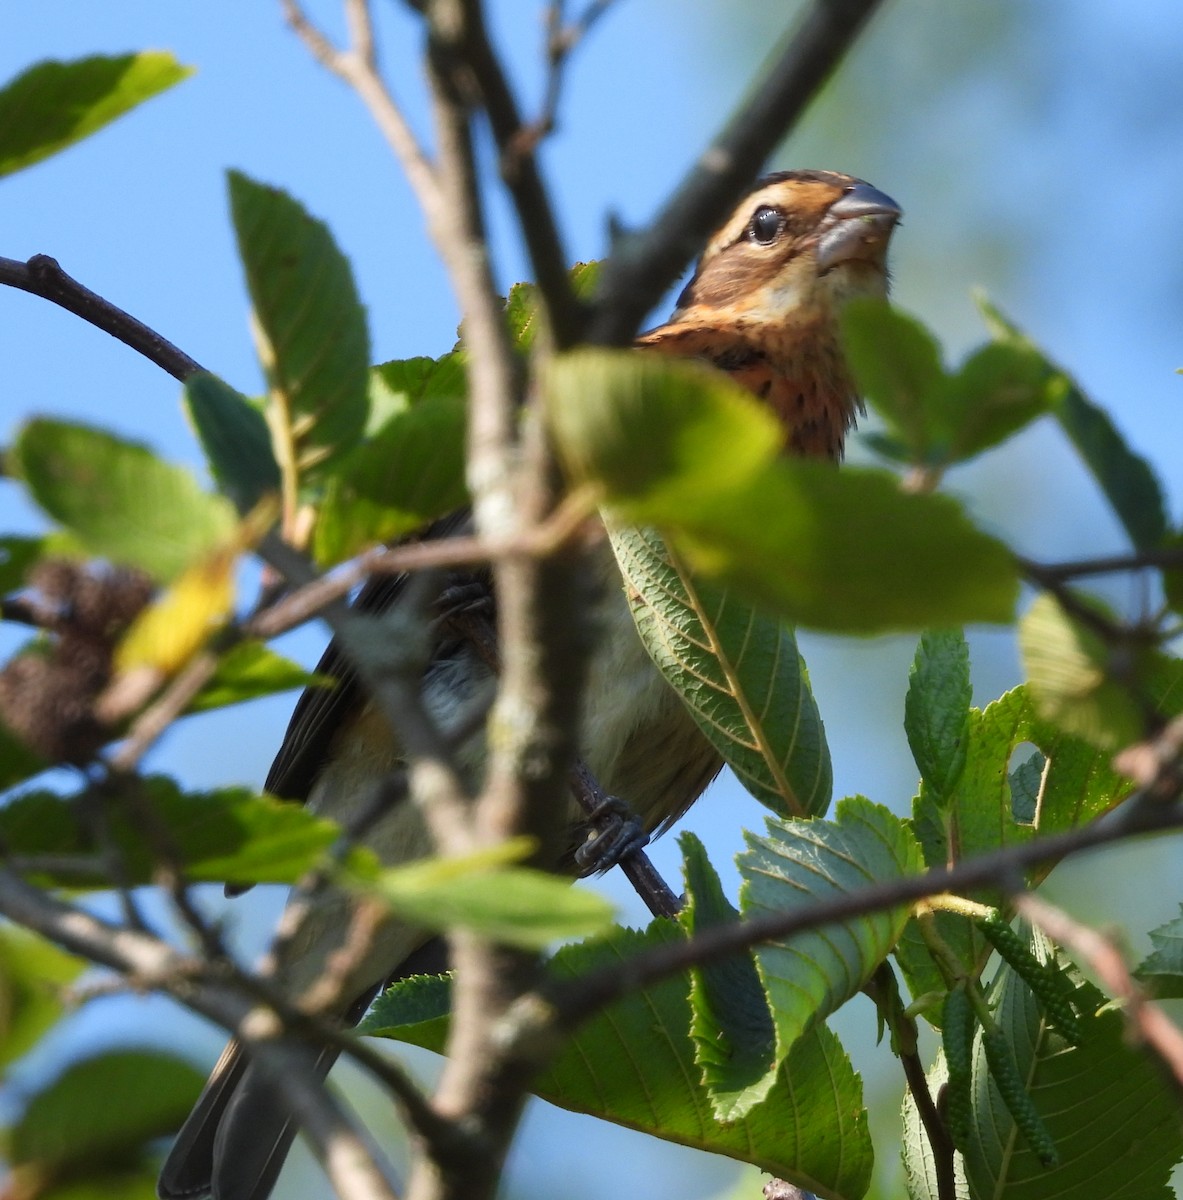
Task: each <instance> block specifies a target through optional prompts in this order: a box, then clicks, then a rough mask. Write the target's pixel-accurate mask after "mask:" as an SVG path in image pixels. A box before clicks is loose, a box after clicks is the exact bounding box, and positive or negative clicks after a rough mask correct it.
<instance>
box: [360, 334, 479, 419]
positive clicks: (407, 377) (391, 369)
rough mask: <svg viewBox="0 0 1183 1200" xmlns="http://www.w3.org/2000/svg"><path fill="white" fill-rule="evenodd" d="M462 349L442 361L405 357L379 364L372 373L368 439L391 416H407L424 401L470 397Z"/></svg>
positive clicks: (454, 351) (444, 357)
mask: <svg viewBox="0 0 1183 1200" xmlns="http://www.w3.org/2000/svg"><path fill="white" fill-rule="evenodd" d="M465 363H466V356H465V354H464V351H463V350H453V351H452V352H451V354H445V355H444V356H443V357H442V358H423V357H420V358H402V359H394V360H393V361H391V362H385V363H380V364H379V365H378V366H376V367H374V368H373V369H372V370H371V371H370V420H369V423H368V424H367V425H366V437H367V438H369V437H373V435H374V434H376V433H377V432H378V431H379V430H380V429H381V428H382V427H383V426H384V425H385V424H386V423H387V421H389V420H390V418H391V417H394V416H397V415H400V414H402V413H405V412H406V411H407V409H408V408H410V407H411V406H412V405H414V404H418V403H419V402H420V401H421V400H437V399H441V398H442V399H449V400H450V399H455V398H456V397H457V396H467V395H468V372H467V369H466V366H465Z"/></svg>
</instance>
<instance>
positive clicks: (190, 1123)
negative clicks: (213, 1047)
mask: <svg viewBox="0 0 1183 1200" xmlns="http://www.w3.org/2000/svg"><path fill="white" fill-rule="evenodd" d="M246 1069H247V1062H246V1058H245V1056H244V1055H243V1053H242V1048H241V1047H240V1046H239V1044H238V1043H237V1042H231V1043H230V1044H229V1045H228V1046H227V1047H226V1049H225V1050H223V1051H222V1057H221V1058H219V1059H218V1063H217V1066H215V1067H214V1069H213V1072H212V1073H211V1074H210V1077H209V1080H208V1081H207V1083H206V1085H205V1087H204V1089H203V1090H202V1093H201V1095H200V1097H199V1098H198V1100H197V1103H196V1104H195V1105H194V1106H193V1111H192V1112H191V1113H190V1114H189V1115H188V1117H186V1118H185V1124H184V1125H182V1126H181V1131H180V1133H178V1134H177V1139H176V1141H175V1142H173V1145H172V1149H171V1150H170V1151H169V1154H168V1158H167V1159H165V1162H164V1167H163V1168H162V1169H161V1172H160V1179H159V1181H158V1182H157V1184H156V1194H157V1195H158V1196H159V1197H160V1200H190V1198H192V1197H199V1196H208V1195H209V1194H210V1184H211V1178H212V1176H213V1162H214V1141H215V1139H216V1138H217V1135H218V1126H219V1125H220V1124H221V1122H222V1114H223V1113H225V1111H226V1109H227V1107H228V1105H229V1104H230V1101H231V1100H232V1099H233V1097H234V1092H235V1089H236V1088H237V1087H238V1083H239V1081H240V1080H241V1079H242V1077H243V1075H244V1074H245V1073H246Z"/></svg>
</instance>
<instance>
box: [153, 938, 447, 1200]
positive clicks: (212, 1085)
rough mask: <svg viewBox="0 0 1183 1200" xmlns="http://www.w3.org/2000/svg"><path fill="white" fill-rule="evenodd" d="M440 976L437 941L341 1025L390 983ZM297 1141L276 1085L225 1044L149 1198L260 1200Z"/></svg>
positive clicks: (321, 1058) (363, 1000)
mask: <svg viewBox="0 0 1183 1200" xmlns="http://www.w3.org/2000/svg"><path fill="white" fill-rule="evenodd" d="M445 970H447V955H446V950H445V947H444V943H443V940H442V939H440V938H433V939H432V940H431V941H430V942H428V943H427V944H426V945H424V946H421V947H420V948H419V949H418V950H416V951H415V952H414V953H413V954H411V955H410V956H409V957H408V958H407V959H406V960H404V962H403V963H402V965H401V966H400V967H399V969H398V970H397V971H396V972H394V973H393V974H392V975H391V976H390V977H389V978H388V979H386V980H384V981H383V983H382V984H381V985H380V986H376V987H374V988H373V989H371V990H370V991H368V992H367V993H366V994H365V995H364V996H359V997H358V999H357V1000H356V1001H355V1003H354V1004H353V1005H352V1006H351V1007H350V1010H349V1012H348V1013H347V1014H346V1020H347V1021H348V1022H349V1023H350V1024H356V1023H357V1022H358V1021H360V1020H361V1019H362V1017H363V1016H365V1012H366V1009H367V1008H369V1007H370V1002H371V1001H372V1000H373V999H374V997H375V996H376V995H377V994H378V992H379V991H380V990H382V989H384V988H386V987H389V986H390V985H391V984H392V983H394V982H395V981H396V980H398V979H402V978H405V977H406V976H408V975H438V974H440V973H441V972H443V971H445ZM336 1059H337V1051H336V1050H335V1049H326V1050H322V1051H321V1052H320V1053H319V1054H318V1055H317V1056H316V1062H315V1069H316V1071H317V1073H318V1074H319V1075H321V1076H322V1077H323V1076H325V1075H327V1074H328V1073H329V1068H330V1067H331V1066H332V1065H333V1063H334V1062H335V1061H336ZM296 1133H297V1125H296V1122H295V1121H294V1120H293V1119H292V1117H291V1114H290V1112H289V1110H288V1106H287V1104H286V1103H285V1101H284V1097H283V1086H282V1084H281V1085H278V1086H277V1085H275V1084H273V1083H272V1081H271V1080H270V1079H269V1078H267V1076H266V1074H265V1073H264V1072H263V1071H260V1070H258V1069H257V1068H256V1067H254V1066H252V1065H251V1064H250V1062H248V1060H247V1057H246V1055H245V1053H244V1052H243V1050H242V1047H241V1046H239V1044H238V1043H237V1042H231V1043H230V1044H229V1045H228V1046H227V1047H226V1049H225V1050H223V1051H222V1057H221V1058H219V1059H218V1062H217V1065H216V1066H215V1067H214V1069H213V1073H212V1074H211V1075H210V1077H209V1081H208V1082H207V1083H206V1085H205V1089H204V1090H203V1091H202V1093H201V1096H200V1097H199V1098H198V1101H197V1103H196V1104H195V1105H194V1107H193V1111H192V1112H191V1113H190V1114H189V1116H188V1117H187V1118H186V1119H185V1124H184V1125H182V1126H181V1131H180V1133H178V1134H177V1139H176V1141H175V1142H174V1143H173V1147H172V1149H171V1150H170V1151H169V1155H168V1158H167V1159H165V1162H164V1167H163V1168H162V1169H161V1172H160V1179H159V1181H158V1182H157V1184H156V1194H157V1195H158V1196H159V1197H160V1200H206V1198H209V1197H212V1200H267V1197H268V1196H269V1195H270V1194H271V1189H272V1188H273V1187H274V1186H275V1181H276V1179H277V1178H278V1177H279V1172H280V1170H281V1169H282V1168H283V1163H284V1159H285V1158H287V1153H288V1151H289V1150H290V1149H291V1145H292V1141H293V1139H294V1138H295V1136H296Z"/></svg>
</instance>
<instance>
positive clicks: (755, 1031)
mask: <svg viewBox="0 0 1183 1200" xmlns="http://www.w3.org/2000/svg"><path fill="white" fill-rule="evenodd" d="M678 844H679V845H680V846H681V848H682V854H683V856H684V860H685V861H684V871H685V879H686V906H685V908H684V909H683V910H682V914H681V918H680V919H681V921H682V924H683V925H684V926H685V928H686V929H687V930H688V931H689V932H690V933H692V934H693V933H699V932H701V931H702V930H704V929H708V928H710V927H712V926H715V925H728V924H733V923H734V922H736V921H738V920H739V913H738V912H737V911H736V910H735V909H734V908H732V906H731V905H730V903H728V901H727V898H726V897H725V896H724V894H723V889H722V886H721V885H720V883H719V876H718V875H717V874H716V873H715V870H714V868H713V867H712V866H711V864H710V862H709V861H708V860H707V857H706V851H705V850H704V849H703V845H702V843H701V842H700V841H699V840H698V838H696V837H695V836H694V834H692V833H684V834H682V836H681V837H680V838H679V839H678ZM690 979H691V990H690V1006H691V1009H692V1013H693V1015H692V1018H691V1025H690V1036H691V1037H692V1038H693V1039H694V1056H695V1061H696V1062H697V1063H698V1065H699V1067H701V1068H702V1074H703V1081H704V1083H705V1084H706V1086H707V1091H708V1092H709V1094H710V1097H711V1106H712V1109H713V1111H714V1114H715V1118H716V1119H717V1120H719V1121H734V1120H737V1119H739V1118H741V1117H745V1116H747V1114H748V1113H749V1112H751V1110H752V1109H753V1108H754V1107H755V1106H756V1105H757V1104H759V1103H760V1102H761V1101H763V1100H765V1099H767V1097H768V1093H769V1091H770V1090H771V1088H772V1087H773V1085H774V1084H775V1083H776V1077H777V1062H776V1028H775V1026H774V1025H773V1021H772V1014H771V1013H770V1012H769V1011H768V998H767V996H765V995H764V985H763V984H762V983H761V982H760V973H759V971H758V970H757V969H756V960H755V958H754V957H753V956H752V954H751V953H750V952H749V953H746V954H735V955H732V956H731V957H729V958H725V959H723V960H722V961H721V962H717V963H710V964H708V965H706V966H703V967H694V968H692V969H691V972H690Z"/></svg>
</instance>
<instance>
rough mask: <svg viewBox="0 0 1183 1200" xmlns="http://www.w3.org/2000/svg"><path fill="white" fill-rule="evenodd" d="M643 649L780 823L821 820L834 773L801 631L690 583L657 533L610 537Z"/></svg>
mask: <svg viewBox="0 0 1183 1200" xmlns="http://www.w3.org/2000/svg"><path fill="white" fill-rule="evenodd" d="M610 536H611V541H612V549H613V551H614V552H615V554H616V561H617V563H618V564H619V566H620V569H621V573H622V574H623V576H624V579H625V582H626V585H627V586H626V592H627V594H628V598H629V604H630V606H631V608H632V613H633V620H634V621H635V622H636V625H637V630H638V632H639V633H640V635H641V641H642V642H643V643H644V644H645V648H646V649H647V650H648V651H649V654H650V656H651V657H652V658H653V661H654V662H655V663H656V664H657V666H658V668H659V669H660V670H661V673H662V674H663V675H664V676H665V678H666V679H667V680H668V681H669V683H670V684H671V686H672V687H673V688H674V690H675V691H676V692H677V693H678V694H679V695H680V696H681V697H682V699H683V700H684V701H685V702H686V704H687V705H688V707H689V708H690V711H691V713H692V715H693V716H694V719H695V721H696V722H697V724H698V726H699V728H700V729H701V730H702V731H703V733H704V734H705V735H706V736H707V738H709V739H710V741H711V743H712V745H714V747H715V748H716V749H717V750H718V751H719V753H720V754H722V755H723V757H724V759H726V761H727V763H728V765H729V766H730V767H731V768H732V769H733V770H734V771H735V773H736V776H737V777H738V779H739V781H740V782H741V783H742V784H743V785H744V787H746V788H747V789H748V791H749V792H751V793H752V795H753V796H755V797H756V799H757V800H759V801H760V802H761V803H762V804H765V805H767V806H768V807H769V808H771V809H772V811H773V812H775V813H777V814H778V815H779V816H785V817H791V816H818V815H820V814H821V813H823V812H825V810H826V807H827V805H828V804H829V802H830V790H831V785H832V782H833V774H832V771H831V767H830V754H829V748H828V747H827V745H826V736H825V730H824V728H823V726H822V720H821V716H820V714H819V713H818V709H817V704H816V703H815V701H814V699H813V694H812V693H811V692H810V690H809V678H808V674H807V672H806V670H805V664H804V662H803V661H802V659H801V656H800V654H799V653H798V651H797V643H796V640H795V638H794V637H793V631H792V628H791V627H790V626H788V625H787V624H785V622H784V621H781V620H778V619H777V618H775V617H771V616H768V615H767V614H766V613H763V612H760V611H759V610H757V609H754V608H752V607H751V606H750V605H747V604H745V603H744V602H743V600H741V599H740V598H739V597H737V596H736V595H734V594H733V593H729V592H727V591H724V590H722V589H720V588H719V587H717V586H715V585H713V584H710V583H707V582H705V581H703V580H701V579H696V578H694V577H692V576H691V575H690V574H689V573H688V572H687V571H686V570H685V568H684V567H683V565H682V564H681V563H680V562H678V561H677V559H676V557H675V556H674V555H673V554H672V553H671V552H670V550H669V547H668V546H667V545H666V544H665V543H664V542H663V541H662V540H661V538H660V537H658V536H657V534H655V533H653V532H652V530H644V529H626V528H612V529H611V530H610Z"/></svg>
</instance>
